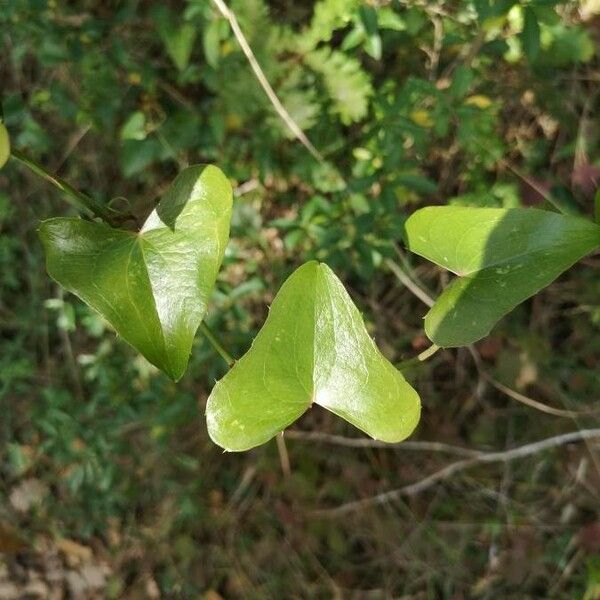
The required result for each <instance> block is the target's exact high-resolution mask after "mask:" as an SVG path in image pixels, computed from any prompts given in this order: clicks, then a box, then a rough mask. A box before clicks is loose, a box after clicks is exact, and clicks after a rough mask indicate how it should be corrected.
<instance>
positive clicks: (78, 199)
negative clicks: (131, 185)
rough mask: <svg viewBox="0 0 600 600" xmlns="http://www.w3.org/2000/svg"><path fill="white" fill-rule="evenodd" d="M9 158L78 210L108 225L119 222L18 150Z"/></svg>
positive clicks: (108, 209)
mask: <svg viewBox="0 0 600 600" xmlns="http://www.w3.org/2000/svg"><path fill="white" fill-rule="evenodd" d="M10 154H11V156H12V157H13V158H14V159H15V160H17V161H18V162H20V163H21V164H22V165H24V166H26V167H27V168H28V169H29V170H30V171H31V172H32V173H34V174H35V175H37V176H38V177H41V178H42V179H44V180H45V181H47V182H49V183H51V184H52V185H53V186H54V187H56V188H57V189H59V190H60V191H61V192H63V194H65V195H66V196H68V198H69V199H70V200H71V202H72V203H73V204H75V205H76V206H77V207H78V208H80V209H81V208H83V209H85V210H87V211H89V212H91V213H92V214H93V215H95V216H96V217H99V218H100V219H102V220H103V221H104V222H106V223H108V224H109V225H115V224H116V223H118V221H119V214H118V213H116V212H115V211H112V210H111V209H110V208H109V207H107V206H105V205H104V204H102V203H101V202H98V201H97V200H94V198H91V197H90V196H87V195H86V194H84V193H82V192H80V191H79V190H76V189H75V188H74V187H73V186H72V185H71V184H70V183H68V182H66V181H65V180H64V179H61V178H60V177H57V176H56V175H52V174H51V173H49V172H48V171H46V169H45V168H44V167H42V165H40V164H39V163H37V162H36V161H34V160H33V159H31V158H29V157H27V156H25V154H23V153H22V152H19V151H18V150H14V149H11V151H10ZM124 220H126V219H124Z"/></svg>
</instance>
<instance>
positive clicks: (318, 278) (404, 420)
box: [206, 261, 420, 451]
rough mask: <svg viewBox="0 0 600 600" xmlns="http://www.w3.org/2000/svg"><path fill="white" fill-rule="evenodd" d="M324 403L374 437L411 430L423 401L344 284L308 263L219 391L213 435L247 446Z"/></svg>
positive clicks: (211, 407) (211, 411)
mask: <svg viewBox="0 0 600 600" xmlns="http://www.w3.org/2000/svg"><path fill="white" fill-rule="evenodd" d="M313 403H316V404H319V405H321V406H322V407H324V408H327V409H328V410H330V411H331V412H333V413H335V414H336V415H338V416H340V417H342V418H343V419H346V421H348V422H350V423H352V424H353V425H354V426H356V427H358V428H359V429H361V430H363V431H365V432H366V433H368V434H369V435H371V436H372V437H374V438H377V439H380V440H384V441H386V442H397V441H400V440H403V439H404V438H406V437H407V436H408V435H410V434H411V432H412V431H413V429H414V428H415V426H416V424H417V422H418V420H419V414H420V401H419V397H418V395H417V393H416V392H415V390H414V389H413V388H412V387H411V386H410V385H409V384H408V383H407V382H406V381H405V379H404V377H403V376H402V374H401V373H400V372H399V371H398V370H396V369H395V368H394V366H393V365H392V364H391V363H390V362H389V361H388V360H387V359H386V358H385V357H384V356H383V355H382V354H381V353H380V352H379V350H378V349H377V347H376V346H375V343H374V342H373V340H372V339H371V337H370V336H369V334H368V333H367V331H366V329H365V326H364V323H363V320H362V317H361V315H360V313H359V312H358V309H357V308H356V306H355V305H354V303H353V302H352V300H351V298H350V296H349V295H348V293H347V292H346V290H345V289H344V286H343V285H342V283H341V282H340V280H339V279H338V278H337V277H336V276H335V274H334V273H333V272H332V271H331V269H329V267H327V266H326V265H324V264H320V263H317V262H314V261H313V262H308V263H306V264H305V265H303V266H302V267H300V268H299V269H297V270H296V271H295V272H294V273H293V274H292V275H291V276H290V277H289V279H288V280H287V281H286V282H285V283H284V284H283V286H282V288H281V289H280V290H279V293H278V294H277V297H276V298H275V300H274V301H273V304H272V306H271V309H270V312H269V316H268V318H267V321H266V323H265V324H264V326H263V328H262V329H261V331H260V332H259V334H258V335H257V337H256V339H255V340H254V343H253V345H252V348H251V349H250V350H249V351H248V352H247V353H246V354H245V355H244V356H243V357H242V358H241V359H240V361H239V362H237V363H236V365H235V366H234V367H233V368H232V369H231V371H229V373H228V374H227V375H225V377H224V378H223V379H221V381H219V382H218V383H217V385H216V386H215V387H214V388H213V391H212V393H211V395H210V398H209V399H208V404H207V407H206V418H207V424H208V432H209V434H210V436H211V438H212V439H213V440H214V441H215V442H216V443H217V444H219V445H220V446H222V447H223V448H226V449H227V450H232V451H240V450H247V449H249V448H252V447H254V446H258V445H259V444H262V443H264V442H266V441H267V440H269V439H271V438H272V437H273V436H275V435H277V433H279V432H280V431H282V430H283V429H285V428H286V427H287V426H288V425H290V424H291V423H293V422H294V421H295V420H296V419H297V418H298V417H300V415H302V414H303V413H304V412H305V411H306V410H307V409H308V408H310V406H311V405H312V404H313Z"/></svg>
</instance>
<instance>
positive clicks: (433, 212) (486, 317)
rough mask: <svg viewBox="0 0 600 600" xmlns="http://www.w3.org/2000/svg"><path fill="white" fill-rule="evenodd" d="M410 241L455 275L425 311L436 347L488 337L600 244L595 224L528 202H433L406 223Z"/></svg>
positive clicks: (412, 246)
mask: <svg viewBox="0 0 600 600" xmlns="http://www.w3.org/2000/svg"><path fill="white" fill-rule="evenodd" d="M405 239H406V243H407V246H408V248H409V249H410V250H411V251H412V252H414V253H416V254H419V255H420V256H423V257H425V258H427V259H428V260H430V261H432V262H434V263H435V264H437V265H439V266H441V267H444V268H445V269H448V270H449V271H452V272H453V273H455V274H456V275H458V276H459V278H458V279H455V280H454V281H453V282H452V283H451V284H450V285H449V286H448V287H447V288H446V289H445V290H444V292H443V293H442V295H441V296H440V297H439V298H438V300H437V301H436V303H435V305H434V306H433V308H432V309H431V310H430V311H429V312H428V313H427V316H426V317H425V331H426V333H427V335H428V337H429V339H431V340H432V341H433V342H434V343H436V344H438V345H439V346H446V347H448V346H450V347H452V346H463V345H466V344H471V343H473V342H476V341H477V340H479V339H481V338H482V337H485V336H486V335H487V334H488V333H489V332H490V330H491V329H492V327H493V326H494V325H495V324H496V323H497V321H499V320H500V319H501V318H502V317H503V316H504V315H506V314H507V313H508V312H510V311H511V310H512V309H513V308H515V307H516V306H517V305H518V304H520V303H521V302H523V301H524V300H526V299H527V298H529V297H530V296H532V295H533V294H535V293H536V292H538V291H539V290H541V289H542V288H544V287H546V286H547V285H548V284H549V283H551V282H552V281H553V280H554V279H556V278H557V277H558V276H559V275H560V274H561V273H562V272H563V271H565V270H566V269H568V268H569V267H570V266H571V265H573V264H574V263H575V262H577V261H578V260H579V259H580V258H582V257H583V256H585V255H587V254H589V253H590V252H592V251H593V250H594V249H596V248H598V246H600V227H598V226H597V225H595V224H594V223H591V222H590V221H587V220H585V219H581V218H578V217H572V216H567V215H561V214H558V213H553V212H549V211H544V210H537V209H526V208H511V209H501V208H498V209H497V208H467V207H459V206H435V207H427V208H423V209H421V210H418V211H417V212H416V213H414V214H413V215H412V216H411V217H410V218H409V219H408V220H407V221H406V224H405Z"/></svg>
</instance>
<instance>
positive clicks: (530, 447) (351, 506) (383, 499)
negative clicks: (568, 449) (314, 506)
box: [310, 429, 600, 519]
mask: <svg viewBox="0 0 600 600" xmlns="http://www.w3.org/2000/svg"><path fill="white" fill-rule="evenodd" d="M592 439H600V429H582V430H580V431H572V432H570V433H563V434H562V435H557V436H554V437H551V438H546V439H544V440H540V441H538V442H532V443H531V444H525V445H524V446H518V447H517V448H512V449H511V450H505V451H503V452H482V453H480V454H479V455H477V456H474V457H473V458H465V459H463V460H458V461H456V462H453V463H450V464H449V465H447V466H445V467H444V468H443V469H440V470H439V471H435V472H434V473H432V474H431V475H428V476H427V477H424V478H423V479H420V480H419V481H416V482H415V483H411V484H409V485H406V486H404V487H401V488H399V489H396V490H391V491H389V492H383V493H381V494H377V495H376V496H372V497H370V498H364V499H362V500H355V501H353V502H347V503H346V504H342V505H341V506H338V507H337V508H329V509H322V510H315V511H312V512H311V513H310V515H311V516H313V517H318V518H326V519H333V518H336V517H341V516H343V515H347V514H349V513H353V512H357V511H359V510H362V509H364V508H370V507H372V506H381V505H383V504H387V503H388V502H393V501H395V500H399V499H400V498H403V497H410V496H416V495H417V494H420V493H421V492H423V491H425V490H427V489H429V488H431V487H433V486H434V485H435V484H436V483H439V482H441V481H444V480H446V479H448V478H450V477H451V476H452V475H455V474H457V473H460V472H462V471H465V470H467V469H470V468H471V467H474V466H477V465H481V464H486V463H494V462H509V461H512V460H516V459H517V458H524V457H526V456H531V455H533V454H538V453H539V452H544V451H545V450H550V449H551V448H557V447H559V446H564V445H566V444H571V443H573V442H581V441H584V440H592Z"/></svg>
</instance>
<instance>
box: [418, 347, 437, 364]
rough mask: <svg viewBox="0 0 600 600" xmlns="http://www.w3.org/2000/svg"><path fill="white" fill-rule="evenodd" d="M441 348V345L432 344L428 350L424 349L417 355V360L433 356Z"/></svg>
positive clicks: (421, 360) (420, 360)
mask: <svg viewBox="0 0 600 600" xmlns="http://www.w3.org/2000/svg"><path fill="white" fill-rule="evenodd" d="M439 349H440V347H439V346H438V345H437V344H431V346H429V348H427V350H423V352H421V354H419V355H418V356H417V360H418V361H419V362H423V361H424V360H427V359H428V358H431V357H432V356H433V355H434V354H435V353H436V352H437V351H438V350H439Z"/></svg>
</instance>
